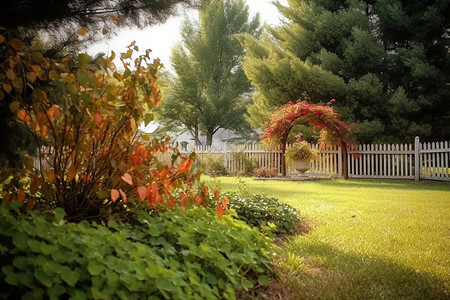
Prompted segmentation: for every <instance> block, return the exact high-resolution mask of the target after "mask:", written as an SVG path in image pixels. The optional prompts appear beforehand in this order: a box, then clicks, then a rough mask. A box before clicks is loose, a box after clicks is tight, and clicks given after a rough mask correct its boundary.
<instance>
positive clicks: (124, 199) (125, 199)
mask: <svg viewBox="0 0 450 300" xmlns="http://www.w3.org/2000/svg"><path fill="white" fill-rule="evenodd" d="M119 193H120V196H121V197H122V200H123V202H127V195H126V194H125V193H124V191H122V189H119Z"/></svg>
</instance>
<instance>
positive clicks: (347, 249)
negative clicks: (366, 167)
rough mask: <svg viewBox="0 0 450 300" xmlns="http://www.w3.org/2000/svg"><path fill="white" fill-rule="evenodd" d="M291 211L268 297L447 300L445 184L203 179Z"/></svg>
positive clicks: (448, 191)
mask: <svg viewBox="0 0 450 300" xmlns="http://www.w3.org/2000/svg"><path fill="white" fill-rule="evenodd" d="M203 179H205V180H206V181H207V182H209V183H213V181H216V182H219V183H220V185H221V188H222V190H223V191H230V190H238V189H241V190H242V189H244V190H248V191H249V192H251V193H257V194H262V195H267V196H273V197H276V198H278V199H280V200H281V201H284V202H286V203H289V204H291V205H292V206H294V207H295V208H296V209H298V210H299V211H300V213H301V215H302V217H303V218H304V223H306V224H307V225H308V227H309V228H310V230H309V232H308V233H304V234H302V235H298V236H295V237H293V238H290V239H289V240H287V241H285V242H284V243H283V245H282V247H283V251H282V254H281V255H280V256H279V258H278V259H277V261H276V262H275V264H276V266H277V268H276V270H277V273H278V277H277V280H276V281H274V283H273V284H272V286H271V287H270V288H269V290H268V293H269V294H272V295H273V297H274V298H277V297H278V298H279V297H281V298H282V299H323V298H325V299H450V183H445V182H430V181H421V182H414V181H387V180H385V181H380V180H348V181H343V180H321V181H308V182H305V181H303V182H286V181H257V180H253V179H251V178H236V177H219V178H216V179H215V180H214V179H212V178H210V177H204V178H203Z"/></svg>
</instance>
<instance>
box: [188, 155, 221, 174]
mask: <svg viewBox="0 0 450 300" xmlns="http://www.w3.org/2000/svg"><path fill="white" fill-rule="evenodd" d="M223 160H224V156H223V154H211V153H208V154H203V155H199V156H197V159H196V161H195V165H194V167H196V168H203V169H204V170H205V174H208V175H211V176H219V175H226V174H227V170H226V168H225V166H224V163H223Z"/></svg>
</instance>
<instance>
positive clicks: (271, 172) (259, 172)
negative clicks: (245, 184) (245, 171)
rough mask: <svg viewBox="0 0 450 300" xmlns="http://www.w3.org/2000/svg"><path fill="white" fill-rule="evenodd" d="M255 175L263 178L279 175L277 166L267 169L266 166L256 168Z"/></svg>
mask: <svg viewBox="0 0 450 300" xmlns="http://www.w3.org/2000/svg"><path fill="white" fill-rule="evenodd" d="M255 175H256V176H257V177H261V178H272V177H275V176H277V175H278V170H277V169H276V168H272V169H267V168H266V167H261V168H258V169H256V170H255Z"/></svg>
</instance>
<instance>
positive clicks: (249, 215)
mask: <svg viewBox="0 0 450 300" xmlns="http://www.w3.org/2000/svg"><path fill="white" fill-rule="evenodd" d="M224 195H226V197H227V198H228V200H229V201H230V202H229V207H230V209H234V210H235V211H236V213H237V215H238V217H239V219H241V220H243V221H245V222H246V223H247V224H248V225H250V226H255V227H257V228H259V229H261V230H263V231H269V232H273V233H275V234H294V233H295V232H296V231H297V227H298V224H299V222H300V214H299V213H298V212H297V210H295V208H293V207H292V206H290V205H289V204H286V203H282V202H280V201H279V200H278V199H276V198H271V197H265V196H262V195H256V194H249V195H244V196H242V195H239V194H238V193H234V192H229V193H224Z"/></svg>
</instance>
